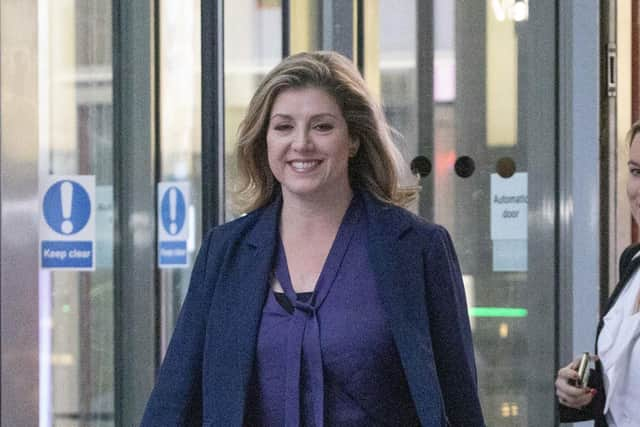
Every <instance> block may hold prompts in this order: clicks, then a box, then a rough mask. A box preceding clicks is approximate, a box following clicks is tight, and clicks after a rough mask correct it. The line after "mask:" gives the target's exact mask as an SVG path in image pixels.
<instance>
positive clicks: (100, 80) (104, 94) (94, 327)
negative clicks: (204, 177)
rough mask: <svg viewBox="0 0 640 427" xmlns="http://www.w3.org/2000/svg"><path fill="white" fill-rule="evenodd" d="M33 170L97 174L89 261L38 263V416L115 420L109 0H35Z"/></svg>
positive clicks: (50, 422) (93, 422) (88, 422)
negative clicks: (89, 265) (42, 267)
mask: <svg viewBox="0 0 640 427" xmlns="http://www.w3.org/2000/svg"><path fill="white" fill-rule="evenodd" d="M39 7H40V11H39V13H40V21H39V31H40V32H41V35H40V37H39V46H38V74H39V82H40V85H39V91H38V95H39V109H40V110H39V114H40V117H39V147H40V164H39V170H40V175H41V176H45V175H95V179H96V206H95V211H96V269H95V271H94V272H63V271H54V272H51V271H41V272H40V281H39V311H40V338H39V341H40V344H39V345H40V351H39V353H40V373H39V377H40V390H39V392H40V425H41V426H65V427H66V426H69V427H72V426H109V425H113V418H114V417H113V411H114V397H113V396H114V390H113V381H114V372H113V309H114V307H113V272H112V266H113V256H112V254H113V172H112V164H113V137H112V128H113V124H112V123H113V108H112V93H111V88H112V60H111V57H112V55H111V39H112V38H111V2H109V1H99V0H87V1H82V2H70V1H63V2H62V3H59V2H56V4H55V6H54V5H53V4H49V3H48V2H40V3H39Z"/></svg>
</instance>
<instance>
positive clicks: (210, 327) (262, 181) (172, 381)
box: [142, 52, 484, 427]
mask: <svg viewBox="0 0 640 427" xmlns="http://www.w3.org/2000/svg"><path fill="white" fill-rule="evenodd" d="M394 150H395V148H394V146H393V144H392V142H391V140H390V138H389V131H388V127H387V125H386V123H385V120H384V117H383V114H382V112H381V109H380V107H379V106H378V105H376V104H375V103H374V102H373V100H372V98H371V95H370V94H369V93H368V91H367V89H366V86H365V83H364V81H363V80H362V78H361V76H360V75H359V73H358V71H357V70H356V69H355V67H354V66H353V64H352V63H351V62H350V61H349V60H347V59H346V58H344V57H342V56H340V55H338V54H336V53H330V52H319V53H303V54H298V55H294V56H292V57H289V58H287V59H285V60H284V61H283V62H282V63H281V64H280V65H278V66H277V67H276V68H275V69H274V70H273V71H271V72H270V73H269V74H268V75H267V76H266V77H265V79H264V80H263V82H262V83H261V84H260V86H259V87H258V89H257V91H256V93H255V95H254V96H253V98H252V100H251V103H250V105H249V110H248V112H247V116H246V118H245V120H244V121H243V123H242V125H241V127H240V132H239V144H238V167H239V173H240V177H241V183H242V184H241V188H240V189H239V192H238V195H239V199H240V201H241V203H243V205H242V207H243V208H244V209H245V211H249V212H250V213H249V214H248V215H245V216H244V217H241V218H240V219H237V220H235V221H232V222H230V223H228V224H225V225H222V226H220V227H216V228H215V229H213V230H212V231H211V232H210V233H209V234H208V235H207V237H206V238H205V240H204V242H203V244H202V249H201V250H200V254H199V256H198V259H197V261H196V263H195V266H194V271H193V276H192V281H191V285H190V288H189V292H188V295H187V297H186V300H185V303H184V306H183V309H182V312H181V315H180V318H179V320H178V323H177V326H176V330H175V333H174V336H173V339H172V342H171V344H170V346H169V349H168V352H167V355H166V357H165V360H164V362H163V365H162V368H161V370H160V374H159V378H158V382H157V385H156V387H155V389H154V391H153V393H152V396H151V398H150V400H149V403H148V405H147V409H146V413H145V416H144V419H143V422H142V425H143V426H164V425H167V426H169V425H171V426H184V425H201V424H203V425H205V426H240V425H248V426H262V425H264V426H282V425H284V426H287V427H289V426H291V427H293V426H296V427H297V426H299V425H305V426H316V427H320V426H323V425H326V426H378V425H380V426H382V425H385V426H386V425H389V426H391V425H397V426H418V425H423V426H445V425H453V426H465V427H467V426H482V425H484V423H483V419H482V414H481V410H480V405H479V401H478V395H477V385H476V370H475V362H474V356H473V348H472V342H471V333H470V328H469V320H468V316H467V306H466V302H465V296H464V289H463V285H462V281H461V276H460V271H459V268H458V263H457V259H456V255H455V252H454V249H453V246H452V243H451V240H450V238H449V235H448V234H447V232H446V231H445V230H444V229H443V228H442V227H439V226H436V225H432V224H429V223H426V222H424V221H422V220H420V219H419V218H417V217H415V216H413V215H412V214H410V213H409V212H408V211H406V210H405V209H403V208H401V207H399V205H400V204H402V203H404V202H406V201H407V200H408V198H409V197H410V196H411V195H410V194H407V193H406V192H402V191H401V190H400V189H399V187H398V184H397V181H398V166H397V165H398V163H397V162H396V159H398V157H397V155H396V151H394Z"/></svg>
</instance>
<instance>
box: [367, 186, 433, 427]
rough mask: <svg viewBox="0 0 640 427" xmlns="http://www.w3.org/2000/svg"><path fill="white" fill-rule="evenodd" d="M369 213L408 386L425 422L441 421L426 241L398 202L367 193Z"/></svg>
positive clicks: (376, 263)
mask: <svg viewBox="0 0 640 427" xmlns="http://www.w3.org/2000/svg"><path fill="white" fill-rule="evenodd" d="M365 202H366V207H367V219H368V230H369V231H368V233H369V236H368V241H369V248H368V252H369V259H370V262H371V267H372V269H373V271H374V274H375V277H376V285H377V290H378V295H379V296H380V298H381V302H382V305H383V307H384V310H385V313H386V315H387V319H388V321H389V324H390V326H391V330H392V334H393V337H394V341H395V344H396V347H397V349H398V353H399V354H400V358H401V361H402V365H403V368H404V371H405V375H406V377H407V382H408V383H409V389H410V391H411V395H412V397H413V401H414V403H415V405H416V410H417V412H418V416H419V417H420V420H421V422H422V425H424V426H430V425H438V426H439V425H440V424H439V420H434V419H429V418H428V417H429V416H430V415H429V414H431V415H432V414H434V413H435V414H437V413H439V412H441V411H442V410H443V408H442V406H441V401H440V399H439V398H434V397H435V396H439V393H436V392H434V390H433V389H432V388H431V387H430V386H429V384H432V385H434V386H435V385H437V384H438V379H437V373H436V372H435V371H434V370H433V367H432V366H433V365H432V364H429V363H428V360H429V359H431V358H432V357H433V356H432V350H431V346H430V344H429V341H428V339H429V338H428V337H429V333H428V328H429V322H428V316H427V312H426V307H425V290H424V283H425V278H424V265H423V257H422V253H421V249H420V248H422V244H423V243H421V242H419V241H417V240H418V239H417V236H415V234H412V233H409V232H410V231H411V229H412V228H413V224H412V222H411V221H410V219H409V218H408V217H407V216H406V215H405V214H404V213H403V212H401V211H399V210H398V209H397V208H393V207H388V206H385V205H383V204H381V203H380V202H378V201H377V200H375V199H373V197H372V196H370V195H368V194H366V193H365Z"/></svg>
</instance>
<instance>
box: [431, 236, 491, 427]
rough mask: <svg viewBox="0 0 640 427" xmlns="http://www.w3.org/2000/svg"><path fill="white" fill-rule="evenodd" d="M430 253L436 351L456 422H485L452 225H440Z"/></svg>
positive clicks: (448, 405) (442, 385)
mask: <svg viewBox="0 0 640 427" xmlns="http://www.w3.org/2000/svg"><path fill="white" fill-rule="evenodd" d="M430 240H431V243H430V245H429V248H428V252H427V253H426V258H425V271H426V280H427V286H426V299H427V307H428V310H429V328H430V333H431V337H432V342H433V353H434V357H435V362H436V368H437V371H438V378H439V381H440V388H441V389H442V395H443V398H444V404H445V409H446V413H447V418H448V419H449V422H450V423H451V425H452V426H454V427H458V426H464V427H473V426H484V420H483V418H482V410H481V408H480V401H479V399H478V386H477V377H476V365H475V359H474V355H473V342H472V339H471V328H470V326H469V315H468V312H467V302H466V298H465V294H464V286H463V284H462V275H461V274H460V268H459V266H458V259H457V256H456V253H455V250H454V248H453V244H452V242H451V238H450V237H449V234H448V233H447V231H446V230H445V229H444V228H442V227H438V228H437V229H436V231H435V232H433V233H432V235H431V239H430Z"/></svg>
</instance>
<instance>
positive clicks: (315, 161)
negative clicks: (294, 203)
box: [267, 87, 353, 201]
mask: <svg viewBox="0 0 640 427" xmlns="http://www.w3.org/2000/svg"><path fill="white" fill-rule="evenodd" d="M350 146H353V145H352V144H351V143H350V138H349V130H348V128H347V123H346V122H345V119H344V117H343V115H342V111H341V110H340V107H339V106H338V104H337V103H336V101H335V99H334V98H333V97H332V96H331V95H329V94H328V93H327V92H325V91H324V90H322V89H319V88H314V87H308V88H301V89H298V88H291V89H285V90H284V91H282V92H281V93H280V94H278V96H277V97H276V99H275V101H274V103H273V107H272V109H271V115H270V118H269V128H268V130H267V155H268V159H269V167H270V169H271V172H272V173H273V175H274V176H275V178H276V179H277V180H278V182H279V183H280V185H281V187H282V196H283V198H284V199H285V200H287V198H298V199H300V200H306V201H314V200H315V201H330V200H332V199H336V198H342V197H345V198H350V197H351V194H352V193H351V186H350V184H349V147H350Z"/></svg>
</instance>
